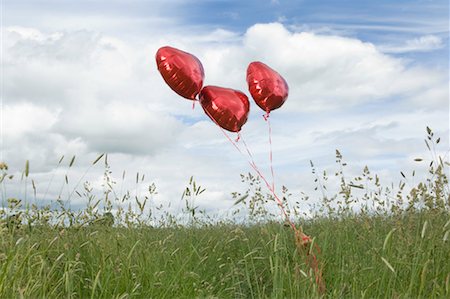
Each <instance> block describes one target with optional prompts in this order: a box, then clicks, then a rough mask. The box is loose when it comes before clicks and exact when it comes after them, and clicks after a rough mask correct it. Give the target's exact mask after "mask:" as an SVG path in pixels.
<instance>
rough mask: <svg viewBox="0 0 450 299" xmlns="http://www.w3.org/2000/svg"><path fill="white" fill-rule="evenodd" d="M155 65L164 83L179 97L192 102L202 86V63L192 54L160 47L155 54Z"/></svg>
mask: <svg viewBox="0 0 450 299" xmlns="http://www.w3.org/2000/svg"><path fill="white" fill-rule="evenodd" d="M156 64H157V66H158V70H159V72H160V73H161V76H162V77H163V79H164V81H166V83H167V85H169V87H170V88H172V90H173V91H175V92H176V93H177V94H179V95H180V96H182V97H184V98H186V99H189V100H194V99H195V97H196V96H197V95H198V94H199V92H200V90H201V89H202V86H203V79H204V77H205V73H204V70H203V66H202V63H201V62H200V60H198V58H197V57H195V56H194V55H192V54H189V53H187V52H184V51H181V50H178V49H175V48H172V47H162V48H159V50H158V52H156Z"/></svg>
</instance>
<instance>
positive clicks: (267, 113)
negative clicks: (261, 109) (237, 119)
mask: <svg viewBox="0 0 450 299" xmlns="http://www.w3.org/2000/svg"><path fill="white" fill-rule="evenodd" d="M269 116H270V111H269V112H266V114H264V115H263V118H264V120H265V121H267V120H268V119H269Z"/></svg>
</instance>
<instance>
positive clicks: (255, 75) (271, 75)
mask: <svg viewBox="0 0 450 299" xmlns="http://www.w3.org/2000/svg"><path fill="white" fill-rule="evenodd" d="M247 83H248V90H249V91H250V94H251V95H252V98H253V99H254V100H255V102H256V104H257V105H258V106H259V107H260V108H261V109H262V110H264V111H265V112H266V113H269V112H270V111H272V110H274V109H277V108H280V107H281V105H283V104H284V102H285V101H286V99H287V97H288V93H289V87H288V85H287V83H286V80H284V78H283V77H281V75H280V74H278V73H277V72H276V71H274V70H273V69H271V68H270V67H268V66H267V65H265V64H264V63H262V62H259V61H255V62H252V63H250V64H249V65H248V68H247Z"/></svg>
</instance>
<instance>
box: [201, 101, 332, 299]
mask: <svg viewBox="0 0 450 299" xmlns="http://www.w3.org/2000/svg"><path fill="white" fill-rule="evenodd" d="M204 110H205V109H204ZM205 113H206V114H207V115H208V116H209V118H210V119H211V120H212V121H213V122H214V123H215V124H216V125H217V126H218V127H219V129H220V130H221V131H222V133H223V135H224V136H225V137H226V138H227V139H228V141H229V142H230V143H231V144H232V145H233V146H234V147H235V148H236V149H237V150H238V152H239V153H240V154H241V155H242V156H243V157H244V158H245V159H246V160H247V162H248V163H249V164H250V167H251V168H253V170H255V172H256V173H257V174H258V176H259V177H260V178H261V179H262V180H263V182H264V183H265V184H266V186H267V188H268V189H269V191H270V192H271V194H272V196H273V197H274V198H275V200H276V202H277V204H278V208H279V209H280V210H281V212H282V214H283V216H284V218H285V221H286V222H287V223H288V224H289V225H290V227H291V228H292V230H293V231H294V234H295V237H296V240H297V241H296V244H297V246H299V249H302V248H301V247H303V248H304V247H305V246H307V244H310V243H311V242H312V240H311V238H310V237H309V236H307V235H305V234H304V233H303V231H302V230H301V229H300V230H299V229H297V227H296V226H295V224H294V222H293V221H291V219H290V218H289V216H288V214H287V213H286V210H285V209H284V206H283V202H282V201H281V200H280V198H279V197H278V196H277V194H276V193H275V188H274V183H273V182H272V186H271V185H270V184H269V182H268V181H267V179H266V177H265V176H264V175H263V174H262V172H261V171H260V170H259V168H258V166H257V165H256V163H255V161H254V159H253V155H252V153H251V152H250V149H249V148H248V146H247V143H246V142H245V140H244V138H243V137H242V134H241V133H240V132H238V133H237V138H236V140H235V141H234V140H233V139H232V138H231V137H230V136H229V135H228V133H227V132H226V131H225V129H223V128H222V127H221V126H220V125H219V123H218V122H217V121H216V120H215V119H214V118H213V117H212V116H211V114H210V113H209V112H208V111H207V110H205ZM265 116H266V117H265V119H266V120H268V116H269V115H268V114H266V115H265ZM271 131H272V130H271V127H270V122H269V134H271ZM269 138H270V135H269ZM239 140H242V143H243V144H244V147H245V149H246V152H247V155H248V157H245V155H244V152H243V151H242V150H241V149H240V148H239V146H238V145H237V142H238V141H239ZM269 143H270V145H271V144H272V140H271V138H270V139H269ZM271 152H272V148H271ZM270 159H271V162H272V155H271V154H270ZM271 170H272V178H273V168H272V163H271ZM314 248H315V249H316V250H317V252H318V253H319V254H320V247H319V246H318V245H317V244H315V243H314ZM306 263H307V264H308V265H309V266H310V267H311V269H313V271H314V274H315V281H316V284H317V286H318V288H319V293H321V294H323V293H324V292H325V282H324V281H323V277H322V270H321V269H320V267H319V263H318V260H317V256H316V255H315V254H314V253H313V252H312V249H310V250H308V251H307V252H306Z"/></svg>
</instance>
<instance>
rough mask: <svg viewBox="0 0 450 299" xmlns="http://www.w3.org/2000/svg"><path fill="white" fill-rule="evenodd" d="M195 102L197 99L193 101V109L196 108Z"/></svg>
mask: <svg viewBox="0 0 450 299" xmlns="http://www.w3.org/2000/svg"><path fill="white" fill-rule="evenodd" d="M195 102H196V100H193V101H192V110H194V109H195Z"/></svg>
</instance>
